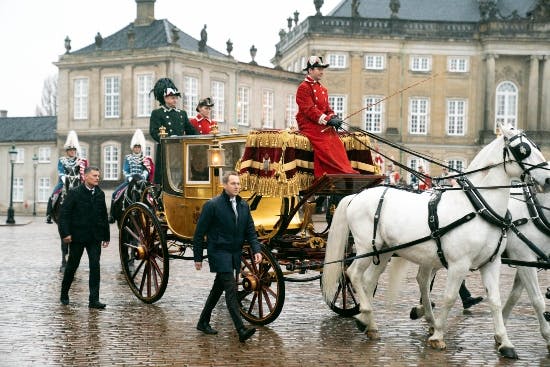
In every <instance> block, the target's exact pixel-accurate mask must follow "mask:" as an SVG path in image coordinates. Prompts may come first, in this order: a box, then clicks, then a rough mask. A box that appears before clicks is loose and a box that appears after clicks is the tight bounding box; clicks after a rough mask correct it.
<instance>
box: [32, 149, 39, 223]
mask: <svg viewBox="0 0 550 367" xmlns="http://www.w3.org/2000/svg"><path fill="white" fill-rule="evenodd" d="M32 167H33V169H34V176H33V182H34V183H33V186H32V189H33V193H32V215H33V216H34V217H36V167H38V157H37V156H36V154H35V155H34V156H33V157H32Z"/></svg>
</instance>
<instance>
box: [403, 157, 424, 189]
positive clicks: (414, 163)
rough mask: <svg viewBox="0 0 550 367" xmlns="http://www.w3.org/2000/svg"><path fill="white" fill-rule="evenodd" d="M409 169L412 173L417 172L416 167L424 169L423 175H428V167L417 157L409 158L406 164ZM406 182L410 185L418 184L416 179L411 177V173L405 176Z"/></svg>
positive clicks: (413, 176)
mask: <svg viewBox="0 0 550 367" xmlns="http://www.w3.org/2000/svg"><path fill="white" fill-rule="evenodd" d="M408 166H409V168H411V169H412V170H413V171H418V167H422V168H423V169H424V174H426V175H428V168H429V167H428V165H427V164H426V162H425V161H424V160H423V159H420V158H417V157H411V158H409V163H408ZM407 182H408V183H409V184H410V185H412V184H418V177H416V176H415V175H413V174H412V173H410V172H409V173H408V174H407Z"/></svg>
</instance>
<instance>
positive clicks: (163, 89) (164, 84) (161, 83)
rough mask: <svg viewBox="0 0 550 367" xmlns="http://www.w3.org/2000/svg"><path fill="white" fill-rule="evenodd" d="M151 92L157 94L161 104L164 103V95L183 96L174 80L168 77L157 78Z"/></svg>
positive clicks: (156, 96) (156, 97)
mask: <svg viewBox="0 0 550 367" xmlns="http://www.w3.org/2000/svg"><path fill="white" fill-rule="evenodd" d="M151 92H153V93H154V94H155V99H156V100H157V101H159V103H160V104H161V105H164V97H166V96H178V97H181V94H180V92H179V91H178V88H176V85H175V84H174V82H173V81H172V80H170V79H168V78H161V79H159V80H157V82H156V83H155V86H154V87H153V89H152V90H151Z"/></svg>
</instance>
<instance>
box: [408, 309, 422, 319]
mask: <svg viewBox="0 0 550 367" xmlns="http://www.w3.org/2000/svg"><path fill="white" fill-rule="evenodd" d="M409 317H410V318H411V320H417V319H419V318H420V315H419V314H418V308H416V307H413V308H411V313H410V314H409Z"/></svg>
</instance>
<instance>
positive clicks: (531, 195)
mask: <svg viewBox="0 0 550 367" xmlns="http://www.w3.org/2000/svg"><path fill="white" fill-rule="evenodd" d="M523 196H524V197H525V202H526V203H527V210H529V215H530V216H531V219H532V220H533V223H534V224H535V226H536V227H537V228H538V230H539V231H541V232H542V233H544V234H545V235H547V236H550V223H549V222H548V219H546V216H545V215H544V213H543V212H542V210H541V208H540V207H541V206H540V203H539V201H538V199H537V196H536V194H535V192H534V191H533V188H532V187H531V186H524V187H523Z"/></svg>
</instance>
